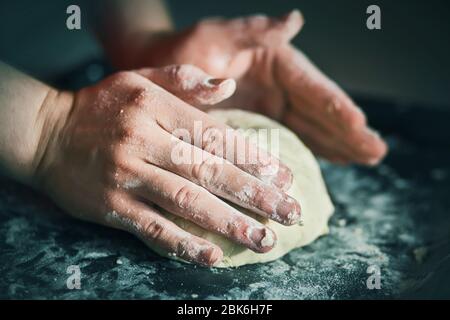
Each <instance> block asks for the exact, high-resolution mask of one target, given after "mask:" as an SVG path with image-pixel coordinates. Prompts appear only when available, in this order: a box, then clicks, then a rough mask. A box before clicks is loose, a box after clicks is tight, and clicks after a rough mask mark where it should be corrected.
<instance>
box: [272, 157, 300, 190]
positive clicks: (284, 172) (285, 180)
mask: <svg viewBox="0 0 450 320" xmlns="http://www.w3.org/2000/svg"><path fill="white" fill-rule="evenodd" d="M293 179H294V176H293V174H292V171H291V170H290V169H289V168H288V167H286V166H285V165H283V164H281V163H280V165H279V166H278V171H277V173H276V175H275V176H274V177H273V179H272V181H271V182H272V184H273V185H275V186H276V187H278V188H280V189H281V190H283V191H286V190H289V188H290V187H291V185H292V181H293Z"/></svg>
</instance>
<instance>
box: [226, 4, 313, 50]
mask: <svg viewBox="0 0 450 320" xmlns="http://www.w3.org/2000/svg"><path fill="white" fill-rule="evenodd" d="M303 22H304V20H303V17H302V15H301V13H300V11H298V10H293V11H291V12H290V13H288V14H286V15H284V16H282V17H281V18H274V17H268V16H265V15H253V16H248V17H244V18H238V19H234V20H231V21H229V22H228V23H229V26H230V31H231V32H232V34H233V35H234V37H238V38H237V40H238V41H239V43H240V45H241V46H242V47H243V48H248V47H253V46H255V45H264V46H277V45H281V44H284V43H288V42H289V41H290V40H291V39H292V38H293V37H294V36H295V35H296V34H297V33H298V32H299V31H300V29H301V27H302V26H303Z"/></svg>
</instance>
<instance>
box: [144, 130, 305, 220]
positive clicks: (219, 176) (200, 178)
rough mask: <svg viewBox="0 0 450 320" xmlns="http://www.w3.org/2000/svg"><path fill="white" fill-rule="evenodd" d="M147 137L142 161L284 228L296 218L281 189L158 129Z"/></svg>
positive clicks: (297, 209)
mask: <svg viewBox="0 0 450 320" xmlns="http://www.w3.org/2000/svg"><path fill="white" fill-rule="evenodd" d="M149 135H150V132H149ZM151 136H152V142H151V143H150V142H149V143H148V145H150V147H149V149H148V150H147V152H146V153H145V155H144V157H145V159H146V161H148V162H150V163H152V164H154V165H156V166H158V167H161V168H164V169H166V170H168V171H170V172H173V173H176V174H177V175H179V176H182V177H184V178H186V179H188V180H190V181H192V182H194V183H196V184H197V185H200V186H202V187H204V188H205V189H207V190H208V191H210V192H211V193H213V194H215V195H217V196H220V197H222V198H224V199H226V200H229V201H231V202H233V203H235V204H237V205H239V206H241V207H244V208H247V209H249V210H251V211H252V212H255V213H257V214H259V215H261V216H263V217H266V218H269V219H272V220H274V221H277V222H279V223H282V224H285V225H292V224H295V223H296V222H298V220H299V219H300V205H299V204H298V203H297V201H296V200H295V199H293V198H291V197H290V196H289V195H287V194H286V193H285V192H283V191H282V190H280V189H278V188H273V187H272V186H271V185H269V184H267V183H264V182H262V181H261V180H259V179H257V178H255V177H254V176H252V175H250V174H248V173H246V172H245V171H242V170H241V169H239V168H238V167H236V166H234V165H233V164H232V163H230V162H229V161H227V160H224V159H223V158H219V157H217V156H214V155H212V154H210V153H208V152H206V151H204V150H201V149H200V148H198V147H195V146H193V145H191V144H188V143H186V142H184V141H182V140H179V139H176V138H174V137H173V136H172V135H170V134H169V133H167V132H166V131H164V130H162V129H160V128H152V130H151Z"/></svg>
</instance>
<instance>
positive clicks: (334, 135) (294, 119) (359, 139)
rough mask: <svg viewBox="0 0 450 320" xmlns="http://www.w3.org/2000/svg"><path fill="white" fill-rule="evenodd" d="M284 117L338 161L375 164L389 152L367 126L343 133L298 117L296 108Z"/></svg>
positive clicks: (309, 119) (314, 145) (315, 144)
mask: <svg viewBox="0 0 450 320" xmlns="http://www.w3.org/2000/svg"><path fill="white" fill-rule="evenodd" d="M284 120H285V121H286V124H287V125H288V126H289V127H291V128H293V129H294V130H295V131H297V132H299V133H300V134H301V136H302V137H303V136H307V137H309V139H308V140H309V141H311V140H312V141H314V142H313V148H316V149H318V147H320V149H321V151H320V152H319V153H321V155H322V156H325V157H326V158H328V159H329V160H332V159H333V158H337V159H338V161H337V162H357V163H361V164H369V165H374V164H376V163H377V162H378V161H379V160H380V158H381V157H383V156H384V155H385V154H386V145H385V144H384V142H383V141H382V140H381V139H380V138H379V137H377V136H376V135H375V134H373V133H372V132H371V131H370V130H369V129H367V128H365V127H363V128H361V129H360V130H357V131H352V132H348V133H345V134H342V133H341V132H336V131H332V130H329V129H328V128H326V127H323V126H322V125H321V124H320V123H318V122H316V120H315V119H311V118H308V117H306V116H299V115H298V114H296V113H295V112H293V111H289V112H287V113H286V115H285V118H284ZM324 150H327V151H328V152H324ZM324 153H325V154H324Z"/></svg>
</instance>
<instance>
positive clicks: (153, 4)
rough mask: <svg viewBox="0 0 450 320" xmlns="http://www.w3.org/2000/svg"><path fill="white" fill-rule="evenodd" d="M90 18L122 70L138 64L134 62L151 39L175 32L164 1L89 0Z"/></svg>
mask: <svg viewBox="0 0 450 320" xmlns="http://www.w3.org/2000/svg"><path fill="white" fill-rule="evenodd" d="M89 3H90V12H89V17H90V18H89V20H90V24H91V26H92V27H93V29H94V32H95V34H96V35H97V37H98V39H99V40H100V42H101V43H102V45H103V47H104V49H105V51H106V53H107V55H108V57H109V58H110V59H111V61H112V62H113V64H114V65H115V66H117V67H119V68H120V69H131V68H134V67H136V66H137V64H135V63H132V62H133V61H137V60H140V57H138V56H139V55H141V54H142V53H143V52H144V51H145V50H144V49H147V48H148V47H149V45H150V44H151V43H152V42H157V41H158V40H160V39H164V38H165V35H166V34H168V33H172V32H173V24H172V20H171V18H170V15H169V12H168V10H167V8H166V5H165V3H164V1H161V0H100V1H89Z"/></svg>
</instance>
